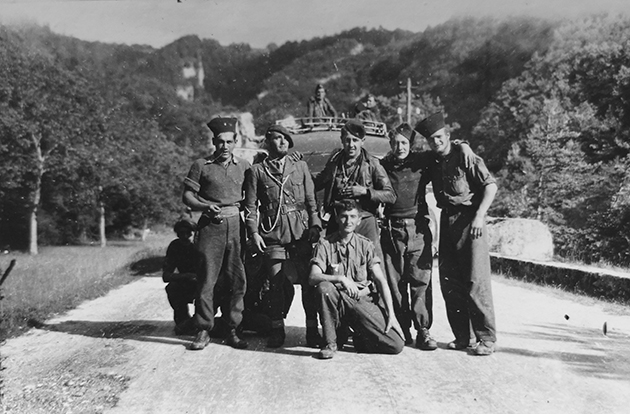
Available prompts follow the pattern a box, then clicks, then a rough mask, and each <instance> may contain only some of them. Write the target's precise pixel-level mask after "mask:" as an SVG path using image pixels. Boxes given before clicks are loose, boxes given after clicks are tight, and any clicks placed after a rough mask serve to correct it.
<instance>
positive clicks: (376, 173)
mask: <svg viewBox="0 0 630 414" xmlns="http://www.w3.org/2000/svg"><path fill="white" fill-rule="evenodd" d="M370 168H371V169H372V185H373V187H372V188H370V189H369V192H368V195H369V197H370V200H372V201H377V202H380V203H389V204H393V203H394V202H395V201H396V192H395V191H394V187H392V183H391V181H390V180H389V176H388V175H387V172H386V171H385V168H383V166H382V165H381V163H380V162H379V160H378V158H376V157H372V158H371V160H370Z"/></svg>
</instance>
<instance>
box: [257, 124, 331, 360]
mask: <svg viewBox="0 0 630 414" xmlns="http://www.w3.org/2000/svg"><path fill="white" fill-rule="evenodd" d="M265 139H266V142H267V148H268V150H269V157H268V158H266V159H265V160H263V161H262V162H261V163H258V164H254V165H253V166H252V167H251V169H250V170H248V171H247V173H246V175H245V223H246V225H247V231H248V234H249V237H250V238H251V239H252V241H253V244H254V246H255V247H256V249H257V250H258V251H259V252H262V253H264V262H265V268H266V271H267V273H268V276H269V281H270V290H269V292H268V295H270V297H269V301H268V303H269V305H270V308H271V309H269V313H268V314H269V316H270V317H271V324H272V325H271V326H272V329H271V336H270V337H269V340H268V341H267V346H268V347H271V348H278V347H280V346H282V345H283V344H284V340H285V332H284V320H283V319H284V317H285V316H286V310H287V309H288V307H289V306H290V303H289V304H286V303H285V300H286V297H287V295H286V293H285V288H284V287H285V285H286V278H287V268H286V266H287V265H288V260H290V262H291V263H292V264H294V265H295V267H296V270H297V273H298V279H299V281H300V283H301V285H302V305H303V306H304V312H305V313H306V342H307V345H308V346H312V347H317V346H319V343H320V340H321V338H320V335H319V332H318V329H317V306H316V304H315V301H314V289H313V287H311V286H310V285H309V284H308V272H309V268H308V265H309V260H310V257H311V251H312V247H311V246H312V243H314V242H316V241H317V240H318V239H319V233H320V232H321V223H320V220H319V217H318V214H317V202H316V200H315V189H314V185H313V180H312V178H311V174H310V172H309V170H308V166H307V165H306V162H304V161H301V160H300V161H294V160H293V159H292V158H291V157H287V156H286V155H287V153H288V150H289V148H292V147H293V138H292V137H291V135H290V133H289V131H287V129H286V128H284V127H283V126H280V125H272V126H270V127H269V128H268V129H267V132H266V134H265Z"/></svg>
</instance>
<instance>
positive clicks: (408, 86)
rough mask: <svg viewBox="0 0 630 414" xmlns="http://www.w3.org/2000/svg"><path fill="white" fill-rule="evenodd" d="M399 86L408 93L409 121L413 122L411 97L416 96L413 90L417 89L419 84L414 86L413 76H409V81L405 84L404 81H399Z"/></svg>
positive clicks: (409, 122)
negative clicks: (412, 83)
mask: <svg viewBox="0 0 630 414" xmlns="http://www.w3.org/2000/svg"><path fill="white" fill-rule="evenodd" d="M398 87H400V88H401V89H404V90H405V92H404V93H405V94H406V95H407V123H408V124H411V98H412V97H413V96H414V94H413V90H414V89H417V88H418V86H412V85H411V78H407V83H406V84H403V82H402V81H399V82H398Z"/></svg>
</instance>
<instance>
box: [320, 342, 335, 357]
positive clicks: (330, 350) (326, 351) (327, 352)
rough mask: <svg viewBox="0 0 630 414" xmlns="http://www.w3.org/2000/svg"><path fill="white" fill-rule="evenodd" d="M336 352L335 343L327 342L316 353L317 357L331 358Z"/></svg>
mask: <svg viewBox="0 0 630 414" xmlns="http://www.w3.org/2000/svg"><path fill="white" fill-rule="evenodd" d="M336 353H337V344H336V343H334V342H333V343H332V344H327V345H326V346H325V347H324V348H322V350H321V351H319V353H318V354H317V358H319V359H331V358H332V357H334V356H335V354H336Z"/></svg>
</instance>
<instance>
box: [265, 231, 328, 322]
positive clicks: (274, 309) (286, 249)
mask: <svg viewBox="0 0 630 414" xmlns="http://www.w3.org/2000/svg"><path fill="white" fill-rule="evenodd" d="M311 250H312V249H311V244H310V243H309V242H307V241H302V240H300V241H297V242H295V243H293V244H291V245H287V246H280V245H271V246H268V248H267V249H266V250H265V262H266V267H267V270H268V272H269V278H270V279H269V282H270V283H269V285H270V286H269V293H268V294H269V295H270V296H269V297H270V300H269V302H268V304H269V316H270V317H271V320H273V321H279V320H282V319H284V318H286V315H287V313H288V312H289V308H290V306H291V301H292V300H293V296H292V295H291V296H290V297H289V296H288V295H287V293H286V280H287V277H288V274H291V273H294V274H296V275H297V281H298V282H299V283H300V285H301V287H302V306H303V308H304V313H305V315H306V326H307V327H309V328H311V327H315V328H316V327H317V304H316V302H315V289H314V287H312V286H310V285H309V284H308V275H309V271H310V268H309V261H310V256H311ZM278 265H280V266H281V270H280V271H278V272H276V273H275V274H271V273H273V271H271V269H272V268H274V267H280V266H278ZM288 267H292V269H291V270H289V269H288ZM291 287H292V285H291ZM287 301H288V302H287Z"/></svg>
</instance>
